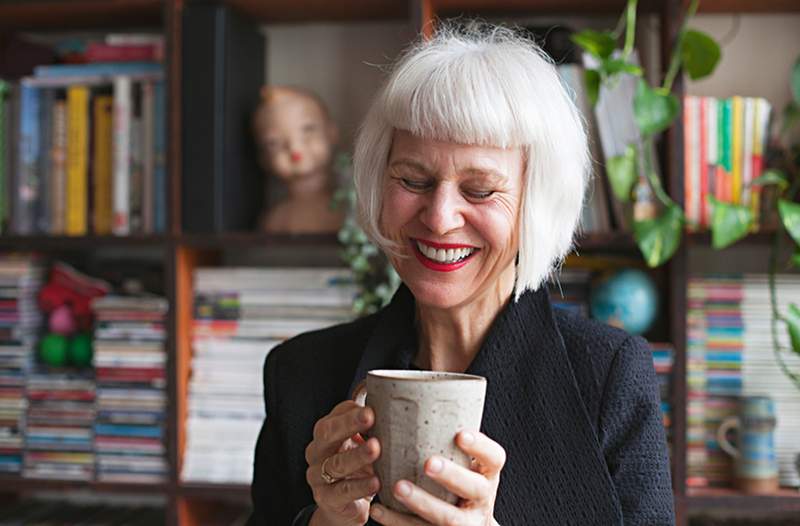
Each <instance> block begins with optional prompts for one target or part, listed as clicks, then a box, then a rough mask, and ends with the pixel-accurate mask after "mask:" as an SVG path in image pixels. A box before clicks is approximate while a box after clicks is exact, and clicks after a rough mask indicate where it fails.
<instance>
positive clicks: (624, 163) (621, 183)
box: [606, 144, 637, 203]
mask: <svg viewBox="0 0 800 526" xmlns="http://www.w3.org/2000/svg"><path fill="white" fill-rule="evenodd" d="M606 171H607V172H608V180H609V181H611V190H613V191H614V196H615V197H616V198H617V199H619V200H620V201H622V202H625V203H627V202H628V201H630V200H631V189H632V188H633V185H634V183H636V179H637V177H636V148H635V147H634V146H633V145H632V144H629V145H628V147H627V148H625V153H624V154H622V155H617V156H615V157H611V158H610V159H609V160H608V162H607V163H606Z"/></svg>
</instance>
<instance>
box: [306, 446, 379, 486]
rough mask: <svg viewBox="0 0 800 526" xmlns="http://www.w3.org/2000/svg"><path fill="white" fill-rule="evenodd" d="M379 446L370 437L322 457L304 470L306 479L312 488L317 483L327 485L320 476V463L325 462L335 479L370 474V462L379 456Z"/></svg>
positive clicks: (328, 471) (326, 468)
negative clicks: (348, 447)
mask: <svg viewBox="0 0 800 526" xmlns="http://www.w3.org/2000/svg"><path fill="white" fill-rule="evenodd" d="M380 454H381V446H380V443H379V442H378V439H377V438H370V439H369V440H368V441H367V442H365V443H364V444H362V445H360V446H358V447H356V448H353V449H348V450H347V451H343V452H341V453H336V454H335V455H332V456H330V457H327V460H325V459H323V460H322V461H320V462H317V463H315V464H312V465H310V466H309V467H308V469H307V470H306V481H307V482H308V485H309V486H311V487H312V488H313V487H314V486H319V485H327V483H326V482H325V481H324V479H323V477H322V465H323V464H325V470H326V472H327V473H328V475H330V476H331V477H333V478H335V479H343V478H346V477H350V476H352V475H356V474H359V472H362V474H371V469H367V468H368V467H371V465H372V463H373V462H375V460H376V459H377V458H378V457H379V456H380Z"/></svg>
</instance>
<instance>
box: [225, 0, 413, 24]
mask: <svg viewBox="0 0 800 526" xmlns="http://www.w3.org/2000/svg"><path fill="white" fill-rule="evenodd" d="M227 3H228V4H229V5H231V6H233V7H235V8H237V9H238V10H240V11H241V12H243V13H245V14H247V15H248V16H250V17H252V18H255V19H258V20H261V21H263V22H265V23H281V22H283V23H285V22H331V21H347V22H358V21H374V20H400V19H404V18H406V17H407V16H408V12H409V9H408V5H407V2H398V1H397V0H341V1H339V2H328V1H326V0H312V1H309V2H295V1H292V0H271V1H270V2H264V1H263V0H228V1H227Z"/></svg>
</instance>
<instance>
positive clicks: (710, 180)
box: [703, 97, 719, 227]
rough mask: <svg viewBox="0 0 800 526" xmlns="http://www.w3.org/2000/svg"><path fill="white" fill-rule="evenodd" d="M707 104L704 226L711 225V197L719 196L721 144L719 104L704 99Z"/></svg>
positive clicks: (710, 98) (715, 101)
mask: <svg viewBox="0 0 800 526" xmlns="http://www.w3.org/2000/svg"><path fill="white" fill-rule="evenodd" d="M704 100H705V102H706V104H705V107H706V128H705V129H704V130H703V131H704V133H705V135H706V154H707V158H706V170H705V172H706V181H707V188H706V192H705V194H704V196H703V202H704V203H705V205H706V207H705V215H704V216H703V226H705V227H708V226H709V225H711V207H710V206H709V204H708V196H709V195H714V196H715V195H717V194H716V193H715V192H716V177H715V176H716V170H717V163H718V162H719V142H718V139H719V137H718V135H717V122H718V121H717V114H718V108H719V104H718V101H717V99H715V98H714V97H704Z"/></svg>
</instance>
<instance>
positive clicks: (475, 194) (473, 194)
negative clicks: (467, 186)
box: [464, 190, 494, 201]
mask: <svg viewBox="0 0 800 526" xmlns="http://www.w3.org/2000/svg"><path fill="white" fill-rule="evenodd" d="M464 194H465V195H466V196H467V197H468V198H469V199H474V200H477V201H481V200H483V199H488V198H490V197H491V196H492V194H494V190H488V191H479V190H469V191H465V192H464Z"/></svg>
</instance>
